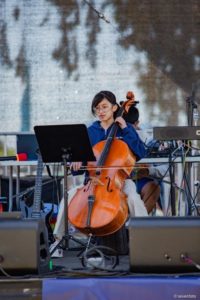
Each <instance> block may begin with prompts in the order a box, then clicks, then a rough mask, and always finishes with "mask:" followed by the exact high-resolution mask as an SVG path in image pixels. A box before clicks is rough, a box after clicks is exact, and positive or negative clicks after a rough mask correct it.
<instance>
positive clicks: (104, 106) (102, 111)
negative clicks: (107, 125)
mask: <svg viewBox="0 0 200 300" xmlns="http://www.w3.org/2000/svg"><path fill="white" fill-rule="evenodd" d="M116 110H117V105H113V104H111V103H110V102H109V101H108V100H107V99H106V98H104V99H102V101H101V102H100V103H99V104H98V105H97V106H96V107H95V108H94V111H95V114H96V116H97V117H98V119H99V120H100V121H101V122H102V121H104V122H106V121H108V120H110V119H113V115H114V112H115V111H116Z"/></svg>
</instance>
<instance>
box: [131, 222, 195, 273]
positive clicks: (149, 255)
mask: <svg viewBox="0 0 200 300" xmlns="http://www.w3.org/2000/svg"><path fill="white" fill-rule="evenodd" d="M129 243H130V244H129V250H130V269H131V271H132V272H136V273H138V272H140V273H177V272H199V271H200V218H199V217H142V218H140V217H138V218H134V219H131V220H130V223H129Z"/></svg>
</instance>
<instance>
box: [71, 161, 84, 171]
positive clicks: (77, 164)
mask: <svg viewBox="0 0 200 300" xmlns="http://www.w3.org/2000/svg"><path fill="white" fill-rule="evenodd" d="M81 166H82V161H76V162H72V163H71V165H70V169H71V170H72V169H73V171H78V170H80V168H81Z"/></svg>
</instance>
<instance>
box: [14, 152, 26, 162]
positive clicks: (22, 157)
mask: <svg viewBox="0 0 200 300" xmlns="http://www.w3.org/2000/svg"><path fill="white" fill-rule="evenodd" d="M16 157H17V160H18V161H25V160H27V159H28V156H27V154H26V153H18V154H17V155H16Z"/></svg>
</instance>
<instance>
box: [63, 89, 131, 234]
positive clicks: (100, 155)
mask: <svg viewBox="0 0 200 300" xmlns="http://www.w3.org/2000/svg"><path fill="white" fill-rule="evenodd" d="M126 98H127V101H125V102H123V103H122V105H121V107H120V108H119V110H118V112H117V117H119V116H123V114H124V113H127V112H128V110H129V107H130V106H131V105H133V103H134V94H133V93H132V92H128V93H127V96H126ZM117 129H118V124H117V123H116V122H114V123H113V125H112V128H111V130H110V133H109V135H108V137H107V139H106V140H104V141H100V142H98V143H97V144H96V145H95V146H94V147H93V152H94V155H95V157H96V159H97V162H88V164H87V169H88V172H89V179H88V180H87V183H86V184H85V185H84V186H83V187H81V188H79V189H78V190H77V192H76V194H75V195H74V197H73V198H72V199H71V201H70V203H69V207H68V218H69V221H70V222H71V224H73V225H74V226H75V227H76V228H77V229H78V230H80V231H81V232H83V233H85V234H93V235H96V236H105V235H110V234H112V233H114V232H116V231H118V230H119V229H120V228H121V227H122V226H123V225H124V223H125V221H126V220H127V216H128V204H127V196H126V194H125V193H124V192H123V186H124V182H125V179H126V178H127V177H128V176H129V175H130V173H131V171H132V168H133V166H134V164H135V161H136V157H135V156H134V154H133V153H132V152H131V151H130V149H129V147H128V145H127V144H126V143H125V142H124V141H122V140H120V139H117V138H115V135H116V132H117ZM115 166H117V168H116V167H115ZM130 166H131V167H130ZM89 170H91V171H89Z"/></svg>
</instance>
